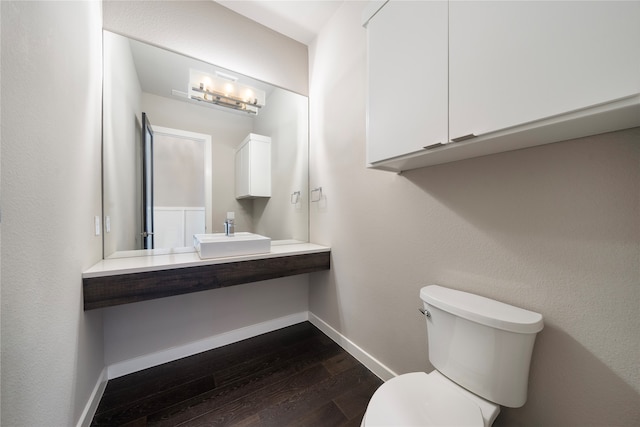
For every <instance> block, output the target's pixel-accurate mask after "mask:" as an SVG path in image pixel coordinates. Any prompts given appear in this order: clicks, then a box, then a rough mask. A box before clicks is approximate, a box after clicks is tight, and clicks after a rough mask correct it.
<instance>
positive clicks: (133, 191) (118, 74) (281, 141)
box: [103, 31, 309, 258]
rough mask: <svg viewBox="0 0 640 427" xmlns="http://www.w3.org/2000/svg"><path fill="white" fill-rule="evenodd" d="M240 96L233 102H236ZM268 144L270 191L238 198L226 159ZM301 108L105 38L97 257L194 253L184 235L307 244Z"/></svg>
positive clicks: (264, 89) (247, 84)
mask: <svg viewBox="0 0 640 427" xmlns="http://www.w3.org/2000/svg"><path fill="white" fill-rule="evenodd" d="M241 92H242V93H241ZM251 134H253V135H256V136H258V137H268V138H270V141H271V143H270V159H269V160H270V168H271V172H270V179H271V192H270V194H269V196H268V197H264V196H259V197H245V196H242V197H237V195H236V191H235V189H236V181H237V177H236V151H237V150H238V148H239V146H240V145H241V144H242V143H243V141H245V140H246V139H247V137H248V136H249V135H251ZM308 135H309V125H308V99H307V97H305V96H302V95H299V94H296V93H292V92H290V91H287V90H284V89H281V88H278V87H274V86H271V85H269V84H266V83H264V82H260V81H257V80H255V79H252V78H249V77H247V76H243V75H240V74H238V73H234V72H233V71H230V70H225V69H221V68H219V67H216V66H214V65H212V64H207V63H204V62H202V61H198V60H195V59H193V58H190V57H186V56H183V55H180V54H177V53H175V52H170V51H167V50H164V49H161V48H158V47H155V46H151V45H148V44H145V43H142V42H140V41H136V40H132V39H129V38H126V37H123V36H121V35H118V34H114V33H111V32H108V31H104V88H103V214H104V234H103V236H104V256H105V258H110V257H128V256H142V255H151V254H166V253H175V252H186V251H193V243H192V242H193V234H198V233H202V232H206V233H221V232H223V231H224V225H223V223H224V220H225V218H226V216H227V213H228V212H234V214H235V227H236V231H248V232H252V233H257V234H261V235H263V236H268V237H270V238H271V239H272V241H273V242H274V244H277V242H306V241H308V235H309V211H308V208H309V205H308V194H307V191H308V188H309V186H308Z"/></svg>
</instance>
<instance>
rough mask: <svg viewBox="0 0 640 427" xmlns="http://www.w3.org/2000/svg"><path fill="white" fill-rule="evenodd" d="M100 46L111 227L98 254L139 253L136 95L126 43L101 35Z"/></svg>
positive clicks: (106, 205)
mask: <svg viewBox="0 0 640 427" xmlns="http://www.w3.org/2000/svg"><path fill="white" fill-rule="evenodd" d="M103 46H104V64H105V67H104V82H103V106H104V109H103V112H102V115H103V138H104V142H103V144H104V150H103V166H104V168H105V171H104V177H105V182H104V184H103V186H104V188H105V190H106V191H105V197H104V216H105V217H107V216H109V218H110V223H111V227H110V229H111V231H110V232H109V233H106V234H105V236H104V238H105V241H104V253H105V254H106V255H107V256H108V255H110V254H112V253H114V252H116V251H123V250H131V249H136V248H137V249H142V241H141V238H140V231H141V230H142V215H141V213H140V208H139V206H140V204H141V203H142V181H141V179H142V170H141V168H140V166H139V165H140V164H142V159H141V156H142V143H141V136H140V135H141V133H142V125H141V122H142V115H141V113H140V112H141V109H140V104H141V96H142V90H141V89H140V82H139V81H138V74H137V72H136V68H135V65H134V63H133V57H132V56H131V47H130V46H129V42H128V41H127V40H126V39H124V38H122V37H117V36H114V35H113V34H112V33H109V32H107V33H104V43H103ZM116 201H117V202H116Z"/></svg>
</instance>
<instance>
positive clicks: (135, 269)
mask: <svg viewBox="0 0 640 427" xmlns="http://www.w3.org/2000/svg"><path fill="white" fill-rule="evenodd" d="M282 243H284V244H281V243H278V242H275V241H274V242H273V244H272V245H271V252H268V253H262V254H253V255H241V256H232V257H221V258H210V259H200V256H199V255H198V253H197V252H188V253H173V254H167V255H153V256H137V257H130V258H109V259H103V260H102V261H100V262H98V263H97V264H96V265H94V266H93V267H91V268H89V269H88V270H86V271H85V272H84V273H82V277H83V278H91V277H104V276H115V275H117V274H131V273H142V272H145V271H158V270H170V269H173V268H185V267H197V266H201V265H213V264H224V263H230V262H238V261H251V260H256V259H268V258H277V257H283V256H292V255H304V254H313V253H319V252H329V251H331V248H329V247H327V246H321V245H316V244H314V243H287V242H282Z"/></svg>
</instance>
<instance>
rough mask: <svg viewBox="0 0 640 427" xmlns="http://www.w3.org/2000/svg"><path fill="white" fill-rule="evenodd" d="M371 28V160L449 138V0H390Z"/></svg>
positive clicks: (397, 154)
mask: <svg viewBox="0 0 640 427" xmlns="http://www.w3.org/2000/svg"><path fill="white" fill-rule="evenodd" d="M367 30H368V43H369V50H368V62H369V76H368V94H369V103H368V111H367V122H368V126H367V132H368V133H367V141H368V144H367V161H368V162H369V163H375V162H378V161H380V160H384V159H389V158H393V157H395V156H399V155H403V154H407V153H412V152H416V151H421V150H423V147H424V146H427V145H433V144H438V143H446V142H447V141H448V135H447V114H448V113H447V78H448V77H447V2H446V1H428V2H390V3H388V4H386V5H385V6H384V7H383V8H382V9H380V10H379V11H378V13H377V14H376V15H375V16H374V17H373V18H372V19H371V20H370V21H369V23H368V26H367ZM416 40H421V41H422V42H421V43H420V47H419V50H416Z"/></svg>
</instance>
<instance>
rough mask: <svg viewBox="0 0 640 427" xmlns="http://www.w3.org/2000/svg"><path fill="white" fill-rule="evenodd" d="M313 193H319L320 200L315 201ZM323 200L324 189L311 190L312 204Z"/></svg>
mask: <svg viewBox="0 0 640 427" xmlns="http://www.w3.org/2000/svg"><path fill="white" fill-rule="evenodd" d="M313 193H318V198H317V199H314V198H313ZM321 199H322V187H317V188H314V189H313V190H311V201H312V202H319V201H320V200H321Z"/></svg>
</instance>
